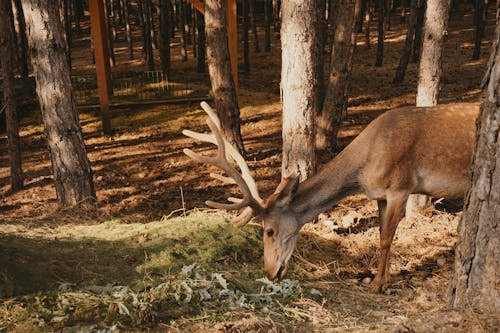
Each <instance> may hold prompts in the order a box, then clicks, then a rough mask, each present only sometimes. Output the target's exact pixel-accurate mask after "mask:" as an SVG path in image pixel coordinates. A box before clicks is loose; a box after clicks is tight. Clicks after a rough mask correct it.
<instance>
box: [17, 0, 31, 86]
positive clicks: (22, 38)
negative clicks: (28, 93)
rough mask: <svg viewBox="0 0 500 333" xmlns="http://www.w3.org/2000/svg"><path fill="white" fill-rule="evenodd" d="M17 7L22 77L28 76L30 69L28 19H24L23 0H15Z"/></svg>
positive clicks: (19, 57)
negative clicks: (27, 35)
mask: <svg viewBox="0 0 500 333" xmlns="http://www.w3.org/2000/svg"><path fill="white" fill-rule="evenodd" d="M14 5H15V8H16V20H17V24H18V27H19V56H18V59H19V69H20V71H19V72H20V74H21V77H22V78H27V77H28V75H29V71H28V37H26V21H25V19H24V11H23V6H22V4H21V0H14Z"/></svg>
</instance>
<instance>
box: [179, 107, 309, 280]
mask: <svg viewBox="0 0 500 333" xmlns="http://www.w3.org/2000/svg"><path fill="white" fill-rule="evenodd" d="M201 107H202V108H203V110H205V112H206V113H207V114H208V116H209V117H208V118H207V124H208V127H209V128H210V129H211V131H212V134H203V133H196V132H192V131H189V130H184V131H182V133H183V134H184V135H186V136H188V137H191V138H194V139H197V140H200V141H204V142H209V143H212V144H214V145H216V146H217V148H218V150H217V154H216V155H215V156H204V155H201V154H198V153H195V152H193V151H192V150H190V149H184V153H185V154H186V155H187V156H189V157H191V158H192V159H193V160H195V161H198V162H201V163H207V164H211V165H214V166H216V167H218V168H219V169H221V170H222V171H224V172H225V174H226V175H225V176H221V175H219V174H214V173H211V174H210V176H211V177H212V178H215V179H218V180H220V181H222V182H224V183H227V184H236V185H238V186H239V188H240V190H241V192H242V194H243V198H241V199H239V198H232V197H230V198H228V201H229V203H219V202H213V201H206V202H205V204H206V205H207V206H209V207H212V208H217V209H225V210H241V213H240V214H239V215H238V216H236V217H235V218H234V219H233V220H232V221H231V223H232V224H233V225H234V226H235V227H238V228H239V227H242V226H244V225H246V224H247V223H248V222H250V220H251V219H252V218H253V217H259V218H261V221H262V229H263V239H264V272H265V274H266V276H267V277H268V278H269V279H274V278H276V277H280V278H282V277H284V276H285V274H286V270H287V265H288V261H289V260H290V257H291V256H292V253H293V250H294V249H295V244H296V242H297V235H298V233H299V230H300V228H301V227H302V224H301V223H300V222H299V220H298V217H297V214H296V213H294V212H293V209H291V208H290V203H291V201H292V198H293V196H294V195H295V192H296V191H297V188H298V185H299V177H295V176H294V177H291V178H283V180H282V181H281V183H280V184H279V186H278V187H277V188H276V191H275V192H274V193H273V194H272V195H271V196H270V197H269V198H267V200H262V199H261V197H260V195H259V192H258V189H257V185H256V183H255V180H254V179H253V177H252V175H251V174H250V170H249V169H248V166H247V164H246V162H245V159H244V158H243V157H242V156H241V154H240V153H239V152H238V150H237V149H236V148H234V147H233V146H232V145H230V144H229V143H228V142H227V140H226V139H225V138H224V137H223V135H222V132H221V128H220V121H219V118H218V117H217V114H216V113H215V111H214V110H213V109H212V108H211V107H210V106H209V105H208V104H207V103H206V102H202V103H201ZM230 159H231V160H232V161H234V162H236V164H237V165H238V167H239V169H240V171H238V170H237V169H236V168H235V167H234V166H233V164H232V162H231V161H230Z"/></svg>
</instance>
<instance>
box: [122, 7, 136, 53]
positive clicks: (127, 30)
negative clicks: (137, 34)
mask: <svg viewBox="0 0 500 333" xmlns="http://www.w3.org/2000/svg"><path fill="white" fill-rule="evenodd" d="M123 16H124V17H123V18H124V20H125V35H126V36H127V45H128V58H129V59H130V60H134V42H133V39H132V29H131V28H130V11H129V0H123Z"/></svg>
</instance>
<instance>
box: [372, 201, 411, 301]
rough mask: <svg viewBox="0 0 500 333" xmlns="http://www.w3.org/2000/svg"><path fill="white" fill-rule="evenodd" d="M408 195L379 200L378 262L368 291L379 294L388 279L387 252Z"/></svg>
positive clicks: (403, 212) (402, 214) (401, 216)
mask: <svg viewBox="0 0 500 333" xmlns="http://www.w3.org/2000/svg"><path fill="white" fill-rule="evenodd" d="M407 200H408V195H407V194H405V195H401V196H397V197H396V198H390V199H387V201H386V200H379V201H378V202H377V203H378V207H379V214H380V257H379V260H378V268H377V275H376V276H375V279H374V280H373V283H372V285H371V288H370V290H371V291H372V292H377V293H379V292H381V291H382V288H383V287H384V284H385V283H386V282H387V279H388V276H389V274H388V269H387V268H388V265H387V262H388V260H389V252H390V250H391V244H392V239H393V238H394V234H395V232H396V228H397V226H398V224H399V221H400V220H401V219H402V218H403V216H404V214H405V207H406V201H407Z"/></svg>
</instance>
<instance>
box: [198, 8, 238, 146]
mask: <svg viewBox="0 0 500 333" xmlns="http://www.w3.org/2000/svg"><path fill="white" fill-rule="evenodd" d="M226 27H227V17H226V5H225V1H218V0H207V1H205V32H206V41H207V63H208V72H209V75H210V82H211V84H212V93H213V97H214V103H215V108H216V110H217V113H218V115H219V118H220V120H221V125H222V131H223V132H224V135H225V137H226V138H227V140H228V141H229V143H231V144H232V145H233V146H234V147H235V148H236V149H238V150H239V151H240V153H242V154H244V153H245V149H244V146H243V139H242V137H241V131H240V109H239V107H238V99H237V96H236V88H235V84H234V78H233V73H232V71H231V63H230V60H229V47H228V42H227V28H226Z"/></svg>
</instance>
